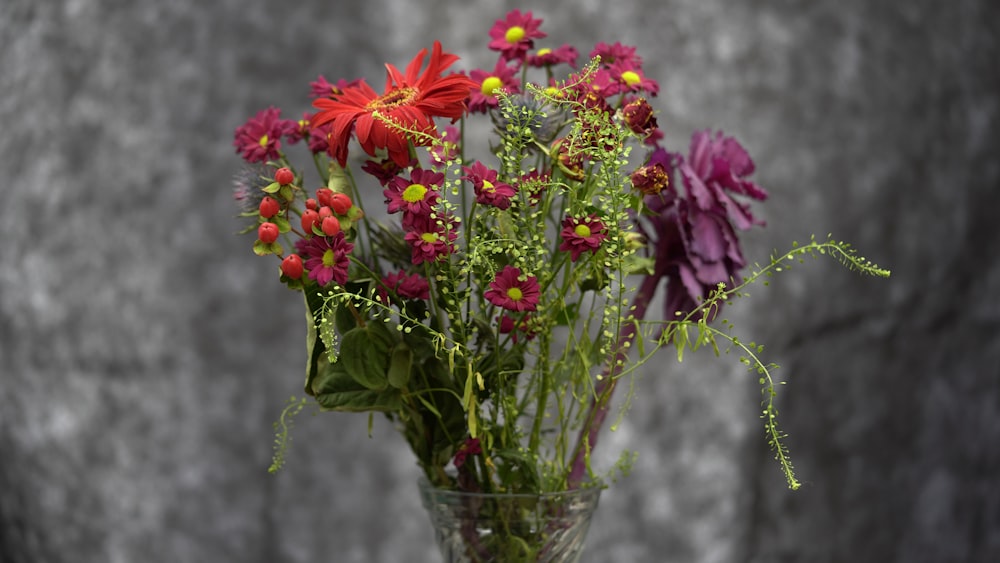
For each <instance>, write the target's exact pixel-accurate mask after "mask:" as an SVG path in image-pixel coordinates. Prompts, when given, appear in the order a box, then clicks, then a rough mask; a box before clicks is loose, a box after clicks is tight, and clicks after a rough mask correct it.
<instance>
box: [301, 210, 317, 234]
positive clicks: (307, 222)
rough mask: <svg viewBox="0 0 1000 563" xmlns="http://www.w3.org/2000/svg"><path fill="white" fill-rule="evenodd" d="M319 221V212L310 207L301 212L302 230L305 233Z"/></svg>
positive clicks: (309, 231) (310, 231)
mask: <svg viewBox="0 0 1000 563" xmlns="http://www.w3.org/2000/svg"><path fill="white" fill-rule="evenodd" d="M318 222H319V213H317V212H315V211H313V210H312V209H306V210H305V211H303V212H302V230H303V231H305V232H306V233H307V234H308V233H312V230H313V225H315V224H316V223H318Z"/></svg>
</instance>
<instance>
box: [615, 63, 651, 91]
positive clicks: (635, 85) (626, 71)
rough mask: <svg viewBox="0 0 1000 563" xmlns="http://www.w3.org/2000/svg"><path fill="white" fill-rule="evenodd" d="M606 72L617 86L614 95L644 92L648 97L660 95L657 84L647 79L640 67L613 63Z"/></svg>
mask: <svg viewBox="0 0 1000 563" xmlns="http://www.w3.org/2000/svg"><path fill="white" fill-rule="evenodd" d="M608 72H609V73H610V74H611V77H612V79H613V80H614V82H615V84H616V85H617V91H615V92H614V93H615V94H617V93H620V92H646V93H648V94H649V95H650V96H655V95H657V94H659V93H660V84H659V82H657V81H655V80H653V79H652V78H647V77H646V75H645V74H644V73H643V71H642V67H640V66H639V65H635V64H632V63H629V62H626V61H615V62H614V64H612V65H611V66H610V67H608Z"/></svg>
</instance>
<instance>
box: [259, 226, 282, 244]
mask: <svg viewBox="0 0 1000 563" xmlns="http://www.w3.org/2000/svg"><path fill="white" fill-rule="evenodd" d="M278 234H279V231H278V226H277V225H275V224H274V223H261V224H260V226H259V227H257V238H259V239H260V242H262V243H264V244H271V243H272V242H274V241H276V240H278Z"/></svg>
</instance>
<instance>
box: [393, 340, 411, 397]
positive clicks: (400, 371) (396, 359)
mask: <svg viewBox="0 0 1000 563" xmlns="http://www.w3.org/2000/svg"><path fill="white" fill-rule="evenodd" d="M412 368H413V352H412V351H411V350H410V347H409V346H407V345H406V343H405V342H400V343H399V344H398V345H397V346H396V347H395V348H394V349H393V351H392V358H391V359H390V360H389V385H391V386H393V387H395V388H396V389H403V388H405V387H406V384H407V383H409V382H410V370H411V369H412Z"/></svg>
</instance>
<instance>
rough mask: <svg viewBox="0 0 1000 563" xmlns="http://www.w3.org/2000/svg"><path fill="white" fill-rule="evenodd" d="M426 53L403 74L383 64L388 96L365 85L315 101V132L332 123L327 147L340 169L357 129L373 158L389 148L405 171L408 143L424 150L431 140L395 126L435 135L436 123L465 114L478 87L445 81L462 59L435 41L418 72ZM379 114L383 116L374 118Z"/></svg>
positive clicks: (462, 79) (455, 77)
mask: <svg viewBox="0 0 1000 563" xmlns="http://www.w3.org/2000/svg"><path fill="white" fill-rule="evenodd" d="M426 56H427V49H423V50H421V51H420V52H419V53H417V56H416V57H414V58H413V60H412V61H410V64H409V65H407V67H406V72H405V73H402V72H400V71H399V69H397V68H396V67H395V66H393V65H391V64H387V65H385V67H386V70H387V77H386V81H385V92H384V93H382V94H381V95H379V94H378V93H377V92H375V90H373V89H372V88H371V87H370V86H368V84H367V83H366V82H364V81H361V82H358V83H357V84H355V85H353V86H348V87H346V88H344V90H343V92H342V93H341V94H340V95H338V96H337V97H336V99H330V98H318V99H316V100H314V101H313V106H315V107H316V108H317V109H319V110H320V111H318V112H317V113H316V115H315V116H313V119H312V123H313V126H314V127H318V126H320V125H323V124H324V123H332V124H333V131H332V132H331V134H330V138H329V142H330V146H331V151H330V152H331V154H332V155H333V156H334V158H336V159H337V161H338V162H339V163H340V165H341V166H344V165H345V164H346V163H347V144H348V141H349V140H350V136H351V130H352V128H353V130H354V132H355V135H356V136H357V139H358V142H359V143H360V144H361V148H362V149H364V151H365V152H366V153H368V154H369V155H372V156H374V155H375V150H376V149H386V150H387V151H388V154H389V158H391V159H392V160H393V161H394V162H396V163H397V164H398V165H399V166H406V165H407V164H409V162H410V151H409V143H410V142H413V143H414V144H416V145H418V146H426V145H429V144H430V141H429V140H428V139H426V138H423V137H422V136H421V137H415V136H414V135H412V134H410V133H406V132H403V131H400V130H399V129H397V128H396V127H394V126H393V125H390V124H389V123H386V121H385V120H388V121H389V122H392V123H396V124H398V125H399V126H400V127H404V128H406V129H412V130H415V131H420V132H423V133H427V134H429V135H432V136H436V135H437V129H436V127H435V125H434V121H433V119H432V118H434V117H446V118H450V119H453V120H455V119H458V118H460V117H462V115H463V114H464V113H465V111H466V107H465V99H466V98H467V97H468V96H469V89H470V88H474V87H475V86H476V85H475V84H474V83H473V82H472V80H470V79H469V78H468V77H467V76H464V75H461V74H451V75H448V76H441V73H442V72H444V70H445V69H447V68H448V67H449V66H451V65H452V64H453V63H454V62H455V61H457V60H458V56H456V55H453V54H451V53H445V52H443V51H442V50H441V43H440V42H438V41H435V42H434V49H433V51H432V52H431V56H430V60H429V61H428V63H427V68H425V69H424V71H423V73H421V72H420V69H421V67H422V66H423V62H424V59H425V58H426ZM375 113H378V114H379V116H380V117H376V116H375V115H374V114H375Z"/></svg>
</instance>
